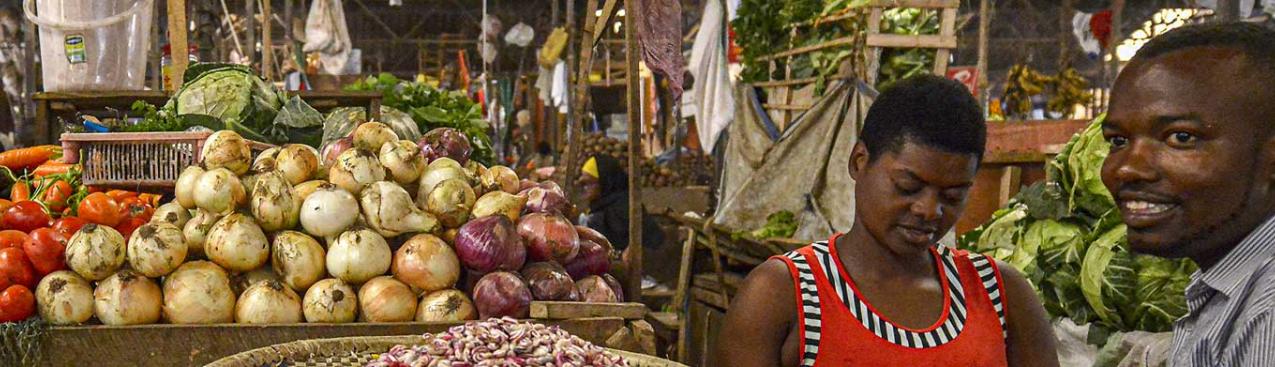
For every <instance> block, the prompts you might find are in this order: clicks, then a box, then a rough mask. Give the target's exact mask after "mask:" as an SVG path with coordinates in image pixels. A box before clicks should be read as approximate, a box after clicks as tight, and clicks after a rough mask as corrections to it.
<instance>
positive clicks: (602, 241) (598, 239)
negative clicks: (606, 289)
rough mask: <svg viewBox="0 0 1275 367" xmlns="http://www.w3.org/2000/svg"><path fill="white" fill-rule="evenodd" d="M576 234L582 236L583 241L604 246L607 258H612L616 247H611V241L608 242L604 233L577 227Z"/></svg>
mask: <svg viewBox="0 0 1275 367" xmlns="http://www.w3.org/2000/svg"><path fill="white" fill-rule="evenodd" d="M576 234H577V235H579V236H580V239H581V240H589V241H593V243H595V244H598V245H602V249H604V250H606V253H607V257H611V252H612V251H615V250H614V249H615V247H614V246H611V240H608V239H607V237H606V236H603V235H602V233H600V232H598V231H596V230H594V229H593V228H589V227H585V226H576ZM595 275H601V274H595Z"/></svg>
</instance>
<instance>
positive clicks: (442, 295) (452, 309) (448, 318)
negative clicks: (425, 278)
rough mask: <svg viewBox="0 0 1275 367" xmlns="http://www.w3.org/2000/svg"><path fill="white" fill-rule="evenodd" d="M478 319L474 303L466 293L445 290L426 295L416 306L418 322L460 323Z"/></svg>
mask: <svg viewBox="0 0 1275 367" xmlns="http://www.w3.org/2000/svg"><path fill="white" fill-rule="evenodd" d="M476 319H478V311H477V310H476V309H475V308H474V302H473V301H470V300H469V297H468V296H466V295H465V293H464V292H461V291H458V290H455V289H444V290H440V291H437V292H433V293H429V294H426V295H425V296H424V297H421V301H420V302H418V303H417V306H416V321H418V322H460V321H467V320H476Z"/></svg>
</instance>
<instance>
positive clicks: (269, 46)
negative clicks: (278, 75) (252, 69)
mask: <svg viewBox="0 0 1275 367" xmlns="http://www.w3.org/2000/svg"><path fill="white" fill-rule="evenodd" d="M249 1H251V0H249ZM271 13H273V11H272V9H271V7H270V0H261V77H262V78H264V79H265V80H266V82H267V83H269V82H273V81H274V37H273V36H272V34H273V33H271V32H270V31H271V29H272V28H274V27H273V25H274V22H272V20H274V19H272V18H273V16H272V14H271Z"/></svg>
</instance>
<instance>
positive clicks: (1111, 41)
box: [1104, 0, 1125, 84]
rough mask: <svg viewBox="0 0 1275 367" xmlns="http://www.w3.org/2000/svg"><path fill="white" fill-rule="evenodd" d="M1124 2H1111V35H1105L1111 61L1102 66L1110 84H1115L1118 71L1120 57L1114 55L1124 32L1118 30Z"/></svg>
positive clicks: (1121, 0) (1116, 0) (1119, 0)
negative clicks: (1104, 66)
mask: <svg viewBox="0 0 1275 367" xmlns="http://www.w3.org/2000/svg"><path fill="white" fill-rule="evenodd" d="M1124 4H1125V0H1115V1H1114V2H1113V3H1112V4H1111V36H1109V37H1107V54H1108V55H1111V62H1110V63H1108V64H1107V67H1106V68H1104V69H1105V70H1107V73H1106V77H1107V79H1108V80H1109V81H1111V84H1115V80H1116V75H1117V74H1119V73H1120V57H1119V55H1116V46H1117V45H1119V44H1120V41H1121V40H1123V39H1124V34H1123V33H1121V32H1120V22H1122V19H1121V18H1122V15H1123V14H1124Z"/></svg>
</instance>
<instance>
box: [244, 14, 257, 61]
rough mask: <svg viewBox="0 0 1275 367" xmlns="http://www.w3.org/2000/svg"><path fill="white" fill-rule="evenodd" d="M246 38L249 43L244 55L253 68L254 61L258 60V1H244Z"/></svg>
mask: <svg viewBox="0 0 1275 367" xmlns="http://www.w3.org/2000/svg"><path fill="white" fill-rule="evenodd" d="M244 38H245V39H247V41H248V42H247V43H248V44H247V45H246V46H247V47H246V49H245V50H244V54H243V57H244V60H248V67H249V68H251V67H252V62H253V61H256V60H257V55H256V53H257V2H256V1H254V0H248V1H244Z"/></svg>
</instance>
